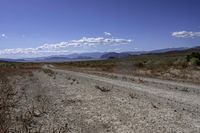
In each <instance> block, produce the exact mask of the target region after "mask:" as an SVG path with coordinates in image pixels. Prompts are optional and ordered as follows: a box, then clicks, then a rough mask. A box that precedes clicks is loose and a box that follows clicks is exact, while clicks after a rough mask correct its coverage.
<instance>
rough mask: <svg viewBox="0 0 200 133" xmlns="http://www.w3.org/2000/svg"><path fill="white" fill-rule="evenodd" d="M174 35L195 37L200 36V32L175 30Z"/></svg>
mask: <svg viewBox="0 0 200 133" xmlns="http://www.w3.org/2000/svg"><path fill="white" fill-rule="evenodd" d="M172 36H173V37H177V38H195V37H200V32H192V31H177V32H173V33H172Z"/></svg>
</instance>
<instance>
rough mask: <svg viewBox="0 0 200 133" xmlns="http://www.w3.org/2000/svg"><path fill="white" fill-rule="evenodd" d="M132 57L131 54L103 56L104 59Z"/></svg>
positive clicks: (111, 53)
mask: <svg viewBox="0 0 200 133" xmlns="http://www.w3.org/2000/svg"><path fill="white" fill-rule="evenodd" d="M128 56H130V54H129V53H116V52H110V53H107V54H104V55H102V56H101V58H102V59H110V58H124V57H128Z"/></svg>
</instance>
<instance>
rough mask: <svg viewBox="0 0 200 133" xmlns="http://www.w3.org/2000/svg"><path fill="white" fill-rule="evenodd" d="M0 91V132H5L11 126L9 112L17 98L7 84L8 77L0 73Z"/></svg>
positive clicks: (10, 112)
mask: <svg viewBox="0 0 200 133" xmlns="http://www.w3.org/2000/svg"><path fill="white" fill-rule="evenodd" d="M0 92H1V93H0V132H1V133H7V132H9V129H10V127H11V126H12V115H11V114H12V112H13V109H14V108H15V106H16V104H17V102H18V100H16V99H17V98H16V97H15V96H16V92H15V91H14V89H13V88H12V87H11V86H10V85H9V82H8V79H7V78H6V76H4V75H1V78H0Z"/></svg>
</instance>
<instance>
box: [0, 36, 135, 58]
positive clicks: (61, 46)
mask: <svg viewBox="0 0 200 133" xmlns="http://www.w3.org/2000/svg"><path fill="white" fill-rule="evenodd" d="M110 35H111V34H110ZM131 42H132V40H130V39H122V38H104V37H96V38H95V37H91V38H87V37H83V38H81V39H79V40H70V41H66V42H60V43H56V44H43V45H41V46H38V47H36V48H16V49H4V50H0V56H2V55H14V54H40V55H42V54H60V53H62V54H63V53H65V54H67V53H73V52H78V53H81V52H86V51H84V49H87V48H91V47H94V48H95V47H96V46H100V45H106V46H107V45H109V46H116V45H124V44H129V43H131ZM87 52H90V51H87Z"/></svg>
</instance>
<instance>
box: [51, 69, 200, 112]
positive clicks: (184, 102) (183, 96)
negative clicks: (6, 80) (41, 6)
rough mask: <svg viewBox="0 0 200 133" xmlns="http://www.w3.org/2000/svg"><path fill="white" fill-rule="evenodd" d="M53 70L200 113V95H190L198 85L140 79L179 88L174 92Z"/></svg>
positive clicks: (84, 74) (199, 88)
mask: <svg viewBox="0 0 200 133" xmlns="http://www.w3.org/2000/svg"><path fill="white" fill-rule="evenodd" d="M53 70H54V71H56V72H61V73H67V74H70V75H72V76H75V77H78V78H80V77H81V78H87V79H89V80H92V81H95V82H99V83H102V84H104V83H107V84H111V85H113V86H119V87H123V88H130V89H132V90H133V91H134V92H137V93H139V94H143V95H146V96H147V97H149V98H150V99H151V100H156V101H158V102H160V103H162V104H168V105H171V106H173V107H175V108H177V109H183V110H188V111H191V112H193V113H197V114H198V113H200V95H198V94H194V93H193V94H191V93H189V91H190V90H196V91H198V90H200V87H199V86H197V85H190V84H189V85H188V84H185V83H182V84H181V83H178V82H177V83H176V82H172V81H171V82H170V81H164V80H159V79H147V78H140V80H143V81H146V82H147V81H148V82H154V83H156V84H164V85H166V86H168V85H170V86H173V87H174V88H177V91H174V90H168V89H163V88H158V87H152V86H148V85H147V84H146V85H143V84H138V83H133V82H128V81H122V80H120V79H111V78H105V77H100V76H96V75H91V74H86V73H80V72H74V71H67V70H59V69H53ZM115 76H116V75H115ZM129 78H130V77H129ZM137 78H138V77H137ZM179 87H181V88H182V87H185V88H187V90H185V91H179V90H178V88H179Z"/></svg>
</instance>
